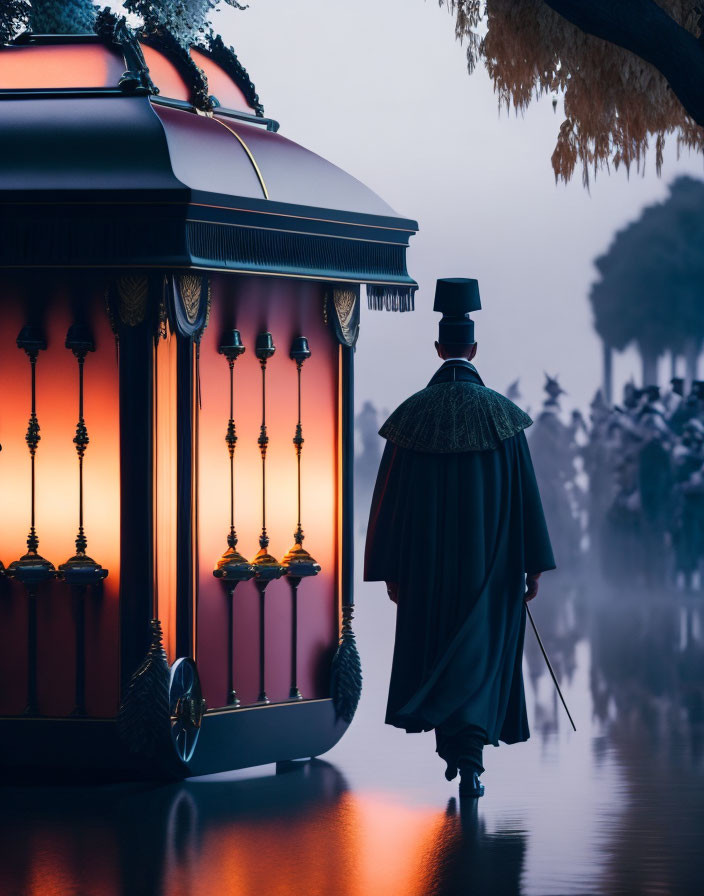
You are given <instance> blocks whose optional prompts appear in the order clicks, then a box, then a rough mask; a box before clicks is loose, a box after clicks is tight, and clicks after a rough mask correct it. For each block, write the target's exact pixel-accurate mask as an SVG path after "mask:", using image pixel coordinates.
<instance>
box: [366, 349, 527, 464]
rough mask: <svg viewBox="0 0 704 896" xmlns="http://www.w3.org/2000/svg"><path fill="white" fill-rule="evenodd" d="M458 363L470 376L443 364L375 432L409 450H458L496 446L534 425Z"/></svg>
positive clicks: (483, 448)
mask: <svg viewBox="0 0 704 896" xmlns="http://www.w3.org/2000/svg"><path fill="white" fill-rule="evenodd" d="M462 367H463V368H464V369H465V370H467V371H468V372H470V368H471V371H473V372H474V376H472V377H471V379H470V378H469V377H467V378H464V377H463V378H462V379H459V376H458V378H457V379H456V380H453V379H451V378H450V377H451V372H450V371H448V368H447V365H443V366H442V367H441V368H440V370H439V371H438V373H436V375H435V376H434V377H433V379H432V380H431V381H430V385H429V386H427V387H426V388H425V389H422V390H421V391H420V392H416V393H415V395H411V397H410V398H407V399H406V401H404V402H403V403H402V404H400V405H399V406H398V407H397V408H396V410H395V411H394V412H393V414H392V415H391V416H390V417H389V419H388V420H387V421H386V423H384V425H383V426H382V427H381V429H380V430H379V435H381V436H383V438H385V439H387V440H388V441H389V442H393V443H394V444H395V445H398V446H399V447H400V448H408V449H410V450H412V451H421V452H425V453H429V454H458V453H460V452H463V451H489V450H492V449H494V448H497V447H498V446H499V444H500V443H501V442H503V441H504V440H505V439H510V438H511V437H512V436H515V435H517V434H518V433H519V432H522V431H523V430H524V429H527V427H529V426H530V425H531V424H532V422H533V421H532V420H531V418H530V417H529V416H528V414H526V413H524V412H523V411H522V410H521V409H520V408H519V407H517V406H516V405H515V404H514V403H513V402H512V401H510V400H509V399H508V398H506V397H505V396H503V395H501V394H500V393H498V392H494V391H493V389H487V387H486V386H484V385H481V380H480V379H479V374H478V373H477V372H476V371H475V370H474V368H473V367H471V365H469V364H467V365H462ZM445 371H448V373H449V374H450V375H449V376H448V377H447V378H445V375H444V374H445ZM458 373H459V371H458ZM441 374H443V376H442V378H440V375H441Z"/></svg>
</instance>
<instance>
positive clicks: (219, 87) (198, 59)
mask: <svg viewBox="0 0 704 896" xmlns="http://www.w3.org/2000/svg"><path fill="white" fill-rule="evenodd" d="M191 59H192V60H193V61H194V62H195V64H196V65H197V66H199V67H200V68H202V69H203V71H204V72H205V74H206V75H207V77H208V90H209V91H210V93H211V94H212V95H213V96H215V97H217V98H218V100H219V102H220V105H221V106H224V107H225V108H226V109H236V110H237V111H239V112H254V109H252V107H251V106H250V105H249V103H248V102H247V100H246V99H245V96H244V93H242V91H241V90H240V88H239V87H238V86H237V84H235V82H234V81H233V80H232V78H231V77H230V76H229V75H228V74H227V73H226V72H225V71H224V69H222V68H220V66H219V65H218V64H217V63H216V62H214V61H213V60H212V59H211V58H210V56H206V54H205V53H201V52H199V51H198V50H191Z"/></svg>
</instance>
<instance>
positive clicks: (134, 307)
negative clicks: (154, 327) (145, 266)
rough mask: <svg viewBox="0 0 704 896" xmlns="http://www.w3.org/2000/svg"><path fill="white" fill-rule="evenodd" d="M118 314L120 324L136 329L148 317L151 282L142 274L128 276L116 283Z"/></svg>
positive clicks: (120, 278)
mask: <svg viewBox="0 0 704 896" xmlns="http://www.w3.org/2000/svg"><path fill="white" fill-rule="evenodd" d="M116 291H117V313H118V317H119V319H120V323H123V324H125V326H128V327H136V326H138V325H139V324H141V323H142V322H143V321H144V319H145V318H146V316H147V302H148V300H149V280H148V278H147V277H146V276H144V275H142V274H127V275H125V276H123V277H119V278H118V280H117V283H116Z"/></svg>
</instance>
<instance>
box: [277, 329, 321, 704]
mask: <svg viewBox="0 0 704 896" xmlns="http://www.w3.org/2000/svg"><path fill="white" fill-rule="evenodd" d="M310 354H311V353H310V348H309V346H308V340H307V339H306V337H305V336H297V337H296V338H295V339H294V340H293V343H292V345H291V351H290V353H289V357H290V358H291V360H292V361H295V362H296V374H297V378H298V422H297V424H296V432H295V435H294V437H293V444H294V447H295V449H296V465H297V475H298V523H297V525H296V531H295V532H294V535H293V538H294V544H293V547H292V548H291V550H290V551H289V552H288V553H287V554H286V556H285V557H284V558H283V560H282V561H281V562H282V564H283V565H284V566H285V567H286V575H287V578H288V581H289V585H290V586H291V689H290V691H289V699H290V700H302V699H303V695H302V694H301V692H300V690H299V689H298V682H297V679H298V586H299V585H300V583H301V579H303V578H306V577H308V576H316V575H317V574H318V573H319V572H320V564H319V563H317V561H316V560H315V559H314V558H313V557H311V555H310V554H309V553H308V551H307V550H306V549H305V548H304V547H303V539H304V537H305V536H304V535H303V527H302V525H301V454H302V452H303V442H304V438H303V425H302V422H301V370H302V368H303V362H304V361H307V360H308V358H310Z"/></svg>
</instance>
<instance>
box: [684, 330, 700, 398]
mask: <svg viewBox="0 0 704 896" xmlns="http://www.w3.org/2000/svg"><path fill="white" fill-rule="evenodd" d="M700 349H701V343H700V342H699V340H698V339H694V338H692V339H688V340H687V343H686V345H685V347H684V363H685V383H684V388H685V393H684V394H685V395H688V394H689V390H690V389H691V388H692V380H697V379H699V351H700Z"/></svg>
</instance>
